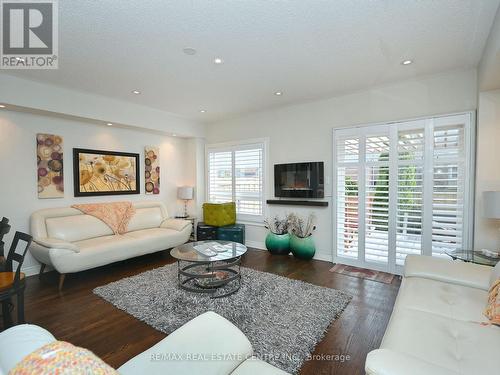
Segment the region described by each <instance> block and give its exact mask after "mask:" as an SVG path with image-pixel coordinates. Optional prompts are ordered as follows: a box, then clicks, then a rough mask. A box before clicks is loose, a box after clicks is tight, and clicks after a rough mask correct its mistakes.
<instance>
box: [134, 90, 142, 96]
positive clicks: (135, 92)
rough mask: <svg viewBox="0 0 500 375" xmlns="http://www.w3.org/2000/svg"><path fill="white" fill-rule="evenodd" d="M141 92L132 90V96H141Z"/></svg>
mask: <svg viewBox="0 0 500 375" xmlns="http://www.w3.org/2000/svg"><path fill="white" fill-rule="evenodd" d="M140 93H141V92H140V91H139V90H132V94H135V95H139V94H140Z"/></svg>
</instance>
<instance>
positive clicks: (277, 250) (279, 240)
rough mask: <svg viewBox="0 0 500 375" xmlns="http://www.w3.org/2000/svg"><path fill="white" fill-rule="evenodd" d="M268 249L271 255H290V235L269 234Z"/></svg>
mask: <svg viewBox="0 0 500 375" xmlns="http://www.w3.org/2000/svg"><path fill="white" fill-rule="evenodd" d="M266 247H267V250H269V252H270V253H271V254H276V255H287V254H288V253H290V235H289V234H288V233H285V234H276V233H272V232H269V233H268V234H267V236H266Z"/></svg>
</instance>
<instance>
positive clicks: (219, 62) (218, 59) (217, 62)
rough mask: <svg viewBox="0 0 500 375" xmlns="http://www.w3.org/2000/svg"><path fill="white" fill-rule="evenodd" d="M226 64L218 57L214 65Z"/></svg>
mask: <svg viewBox="0 0 500 375" xmlns="http://www.w3.org/2000/svg"><path fill="white" fill-rule="evenodd" d="M223 62H224V60H222V59H221V58H220V57H216V58H215V59H214V64H222V63H223Z"/></svg>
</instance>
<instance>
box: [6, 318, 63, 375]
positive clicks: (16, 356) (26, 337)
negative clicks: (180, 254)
mask: <svg viewBox="0 0 500 375" xmlns="http://www.w3.org/2000/svg"><path fill="white" fill-rule="evenodd" d="M53 341H56V339H55V338H54V336H52V334H51V333H50V332H49V331H47V330H45V329H43V328H42V327H38V326H36V325H32V324H21V325H18V326H14V327H12V328H9V329H7V330H5V331H3V332H1V333H0V348H2V350H0V372H1V373H4V374H7V373H8V372H9V371H10V370H11V369H12V368H14V366H16V365H17V364H18V363H19V362H21V360H22V359H23V358H24V357H26V356H27V355H28V354H30V353H32V352H34V351H35V350H37V349H39V348H41V347H42V346H44V345H46V344H49V343H51V342H53Z"/></svg>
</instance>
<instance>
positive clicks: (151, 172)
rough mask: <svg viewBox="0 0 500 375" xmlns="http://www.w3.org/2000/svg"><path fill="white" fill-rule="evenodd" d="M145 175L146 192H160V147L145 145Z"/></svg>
mask: <svg viewBox="0 0 500 375" xmlns="http://www.w3.org/2000/svg"><path fill="white" fill-rule="evenodd" d="M144 176H145V190H146V194H160V149H159V148H158V147H156V146H146V147H144Z"/></svg>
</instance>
